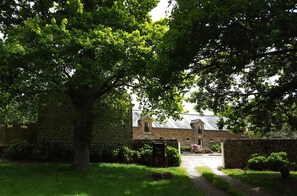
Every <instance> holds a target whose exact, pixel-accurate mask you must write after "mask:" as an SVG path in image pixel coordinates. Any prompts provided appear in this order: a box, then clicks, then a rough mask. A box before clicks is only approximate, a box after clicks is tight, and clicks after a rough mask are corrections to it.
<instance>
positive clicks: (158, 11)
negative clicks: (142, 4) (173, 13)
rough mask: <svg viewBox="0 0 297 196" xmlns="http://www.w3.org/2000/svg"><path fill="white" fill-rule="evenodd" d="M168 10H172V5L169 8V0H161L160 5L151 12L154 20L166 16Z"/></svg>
mask: <svg viewBox="0 0 297 196" xmlns="http://www.w3.org/2000/svg"><path fill="white" fill-rule="evenodd" d="M166 10H167V11H168V10H170V7H169V8H168V0H160V2H159V4H158V6H157V7H155V8H154V9H153V10H152V11H151V12H150V15H151V16H152V19H153V21H156V20H159V19H161V18H164V17H165V16H166Z"/></svg>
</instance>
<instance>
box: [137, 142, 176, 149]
mask: <svg viewBox="0 0 297 196" xmlns="http://www.w3.org/2000/svg"><path fill="white" fill-rule="evenodd" d="M164 141H165V142H166V143H167V146H171V147H173V148H176V149H179V144H178V140H140V139H139V140H133V149H134V150H139V149H140V148H142V147H143V146H144V145H145V144H148V145H153V143H154V142H164Z"/></svg>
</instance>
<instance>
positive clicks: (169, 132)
mask: <svg viewBox="0 0 297 196" xmlns="http://www.w3.org/2000/svg"><path fill="white" fill-rule="evenodd" d="M133 139H150V140H158V139H166V140H172V139H173V140H174V139H177V140H178V141H179V142H180V145H181V146H188V145H190V144H191V143H195V138H194V130H190V129H163V128H152V129H151V132H149V133H145V132H144V130H143V128H142V127H133Z"/></svg>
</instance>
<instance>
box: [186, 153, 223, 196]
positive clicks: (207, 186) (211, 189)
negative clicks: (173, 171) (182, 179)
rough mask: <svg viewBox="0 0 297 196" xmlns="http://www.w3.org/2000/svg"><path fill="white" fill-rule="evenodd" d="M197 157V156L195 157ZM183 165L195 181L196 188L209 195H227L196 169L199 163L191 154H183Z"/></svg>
mask: <svg viewBox="0 0 297 196" xmlns="http://www.w3.org/2000/svg"><path fill="white" fill-rule="evenodd" d="M194 158H195V157H194ZM181 166H182V167H184V168H186V170H187V172H188V174H189V177H190V179H191V180H192V181H193V183H194V185H195V186H196V188H197V189H198V190H199V191H201V192H203V193H204V194H205V195H209V196H221V195H222V196H225V195H227V194H226V193H224V192H223V191H221V190H220V189H218V188H217V187H215V186H214V185H212V184H211V183H209V182H208V181H206V180H205V179H204V178H203V177H202V176H201V174H200V173H199V172H197V170H196V169H195V167H197V163H196V162H195V161H194V162H193V158H192V157H189V156H182V164H181Z"/></svg>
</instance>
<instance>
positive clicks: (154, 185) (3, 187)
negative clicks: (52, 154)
mask: <svg viewBox="0 0 297 196" xmlns="http://www.w3.org/2000/svg"><path fill="white" fill-rule="evenodd" d="M0 171H1V179H2V182H1V183H0V195H7V196H8V195H78V196H84V195H134V196H135V195H158V196H167V195H172V196H178V195H183V196H193V195H197V196H200V195H202V193H201V192H199V191H198V190H197V189H196V187H195V186H194V185H193V183H192V182H191V180H190V179H189V178H188V174H187V172H186V171H185V170H184V169H183V168H152V167H145V166H140V165H134V164H133V165H132V164H106V163H100V164H92V165H91V166H90V168H89V170H88V171H86V172H76V171H74V170H73V169H72V167H71V164H61V163H47V164H40V163H34V164H30V163H29V164H13V163H3V162H1V164H0ZM155 172H170V173H172V175H173V178H172V179H170V180H168V181H167V180H166V181H164V180H161V181H152V180H151V179H149V178H148V177H149V176H150V175H152V174H153V173H155ZM181 184H182V186H181Z"/></svg>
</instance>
